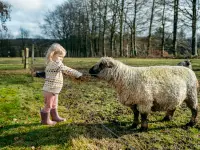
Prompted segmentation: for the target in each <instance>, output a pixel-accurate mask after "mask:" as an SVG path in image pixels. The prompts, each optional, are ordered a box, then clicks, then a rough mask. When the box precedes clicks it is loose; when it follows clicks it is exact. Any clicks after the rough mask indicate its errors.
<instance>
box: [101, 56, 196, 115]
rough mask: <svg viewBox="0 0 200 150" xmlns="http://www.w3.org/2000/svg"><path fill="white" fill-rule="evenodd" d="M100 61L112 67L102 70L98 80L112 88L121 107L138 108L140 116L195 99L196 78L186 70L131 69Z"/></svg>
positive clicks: (178, 67) (170, 67)
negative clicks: (153, 109)
mask: <svg viewBox="0 0 200 150" xmlns="http://www.w3.org/2000/svg"><path fill="white" fill-rule="evenodd" d="M101 61H102V62H104V63H105V61H108V62H107V63H110V62H112V64H113V65H114V66H113V67H112V68H107V69H104V70H102V72H101V73H100V74H99V77H102V78H104V79H105V80H107V81H108V82H109V83H111V84H112V85H114V87H115V88H116V90H117V93H118V98H119V101H120V102H121V103H123V104H124V105H127V106H131V105H133V104H138V109H139V111H140V112H144V113H149V112H150V111H151V109H152V106H154V107H155V111H164V110H173V109H175V108H176V107H177V106H179V105H180V104H181V103H182V102H183V101H184V100H185V99H188V98H192V97H196V88H197V78H196V75H195V73H194V72H193V71H192V70H191V69H188V68H186V67H181V66H152V67H131V66H127V65H125V64H123V63H121V62H119V61H117V60H114V59H111V58H106V59H105V60H101ZM109 61H110V62H109ZM192 99H194V104H195V106H197V101H196V99H195V98H192Z"/></svg>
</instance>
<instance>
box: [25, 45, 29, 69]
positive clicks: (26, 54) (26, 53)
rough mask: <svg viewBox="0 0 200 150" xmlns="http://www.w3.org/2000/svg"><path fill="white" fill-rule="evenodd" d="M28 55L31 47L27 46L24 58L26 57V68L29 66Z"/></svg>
mask: <svg viewBox="0 0 200 150" xmlns="http://www.w3.org/2000/svg"><path fill="white" fill-rule="evenodd" d="M28 57H29V49H28V48H26V49H25V50H24V58H25V60H24V69H27V68H28Z"/></svg>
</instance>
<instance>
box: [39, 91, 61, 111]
mask: <svg viewBox="0 0 200 150" xmlns="http://www.w3.org/2000/svg"><path fill="white" fill-rule="evenodd" d="M44 103H45V105H44V108H43V109H42V111H43V112H50V110H51V109H55V108H57V107H58V94H53V93H50V92H44Z"/></svg>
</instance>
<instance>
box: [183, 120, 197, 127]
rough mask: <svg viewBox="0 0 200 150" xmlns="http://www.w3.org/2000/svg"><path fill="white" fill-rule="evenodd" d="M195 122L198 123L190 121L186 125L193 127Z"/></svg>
mask: <svg viewBox="0 0 200 150" xmlns="http://www.w3.org/2000/svg"><path fill="white" fill-rule="evenodd" d="M195 124H196V122H195V121H190V122H188V123H187V124H186V125H185V126H187V127H193V126H194V125H195Z"/></svg>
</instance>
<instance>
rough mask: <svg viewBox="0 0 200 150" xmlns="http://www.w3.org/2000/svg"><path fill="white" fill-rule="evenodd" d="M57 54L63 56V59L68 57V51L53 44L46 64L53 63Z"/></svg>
mask: <svg viewBox="0 0 200 150" xmlns="http://www.w3.org/2000/svg"><path fill="white" fill-rule="evenodd" d="M55 54H60V55H63V57H64V56H65V55H66V50H65V49H64V48H63V47H62V46H61V45H60V44H58V43H54V44H52V45H51V46H50V47H49V49H48V50H47V53H46V63H49V62H50V61H52V57H53V56H54V55H55Z"/></svg>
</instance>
